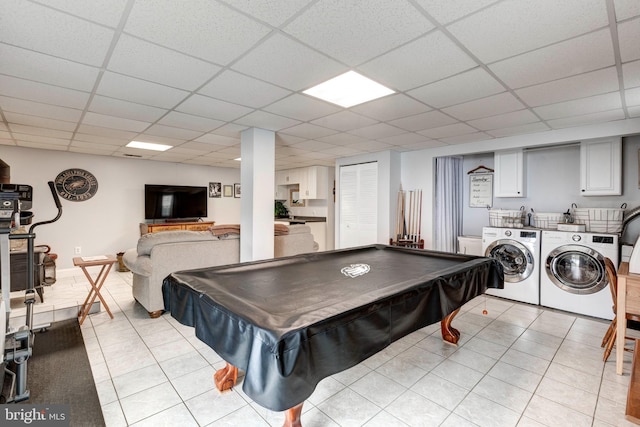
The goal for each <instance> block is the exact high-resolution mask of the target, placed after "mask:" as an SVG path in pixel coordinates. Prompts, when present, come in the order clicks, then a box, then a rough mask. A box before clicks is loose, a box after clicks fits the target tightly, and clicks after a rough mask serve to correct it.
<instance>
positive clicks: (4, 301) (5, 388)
mask: <svg viewBox="0 0 640 427" xmlns="http://www.w3.org/2000/svg"><path fill="white" fill-rule="evenodd" d="M48 184H49V189H50V190H51V195H52V197H53V200H54V202H55V205H56V207H57V208H58V214H57V215H56V217H55V218H53V219H51V220H48V221H41V222H37V223H35V224H32V225H31V226H30V227H29V230H28V233H26V234H24V233H21V234H11V231H12V230H14V229H15V228H17V227H19V226H20V225H28V224H31V219H32V217H33V214H32V213H31V212H29V211H28V209H31V205H32V197H33V188H32V187H31V186H30V185H23V184H0V266H1V272H0V288H1V291H2V292H1V293H2V296H1V297H0V309H1V314H0V325H4V328H5V329H4V330H5V334H4V338H3V339H0V342H1V344H0V350H1V351H0V367H1V368H2V369H1V371H0V372H2V373H3V375H2V379H3V381H2V390H1V393H0V403H12V402H21V401H24V400H28V399H29V396H30V394H29V390H28V389H27V362H28V360H29V357H30V356H31V354H32V349H33V338H34V333H33V304H34V303H35V288H34V267H33V265H34V241H35V237H36V235H35V233H34V229H35V228H36V227H38V226H40V225H44V224H51V223H53V222H55V221H57V220H58V219H60V217H61V216H62V205H61V204H60V199H59V198H58V194H57V193H56V190H55V186H54V183H53V181H49V183H48ZM12 239H26V241H27V283H26V290H25V297H24V303H25V305H26V307H27V310H26V316H25V324H24V325H21V326H19V327H17V328H11V327H10V326H9V323H10V322H9V320H10V314H11V302H10V299H11V296H10V292H11V282H10V281H11V279H10V277H11V275H10V245H9V240H12Z"/></svg>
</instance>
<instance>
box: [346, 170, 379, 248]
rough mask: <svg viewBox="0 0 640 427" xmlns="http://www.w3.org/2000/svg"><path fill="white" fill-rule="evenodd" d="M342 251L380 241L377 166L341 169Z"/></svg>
mask: <svg viewBox="0 0 640 427" xmlns="http://www.w3.org/2000/svg"><path fill="white" fill-rule="evenodd" d="M339 188H340V199H339V200H340V245H339V247H340V248H350V247H354V246H362V245H368V244H371V243H377V241H378V163H377V162H371V163H362V164H358V165H349V166H341V167H340V187H339Z"/></svg>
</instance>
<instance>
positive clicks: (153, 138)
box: [135, 133, 185, 147]
mask: <svg viewBox="0 0 640 427" xmlns="http://www.w3.org/2000/svg"><path fill="white" fill-rule="evenodd" d="M135 140H136V141H140V142H152V143H155V144H165V145H171V146H172V147H176V146H178V145H180V144H182V143H184V142H185V141H184V139H182V138H171V137H168V136H159V135H150V134H147V133H142V134H139V135H136V138H135Z"/></svg>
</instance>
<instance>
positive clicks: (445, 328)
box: [440, 309, 460, 345]
mask: <svg viewBox="0 0 640 427" xmlns="http://www.w3.org/2000/svg"><path fill="white" fill-rule="evenodd" d="M459 311H460V309H457V310H455V311H454V312H452V313H451V314H449V315H448V316H447V317H445V318H444V319H442V320H441V321H440V331H441V332H442V339H443V340H444V341H445V342H448V343H450V344H453V345H458V340H459V339H460V331H458V330H457V329H456V328H454V327H453V326H451V321H452V320H453V318H454V317H456V314H458V312H459Z"/></svg>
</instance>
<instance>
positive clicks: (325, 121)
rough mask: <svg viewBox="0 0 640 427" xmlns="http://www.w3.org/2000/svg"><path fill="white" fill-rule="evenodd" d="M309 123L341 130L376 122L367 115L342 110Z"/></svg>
mask: <svg viewBox="0 0 640 427" xmlns="http://www.w3.org/2000/svg"><path fill="white" fill-rule="evenodd" d="M311 123H313V124H314V125H318V126H323V127H326V128H329V129H335V130H339V131H342V132H345V131H348V130H352V129H357V128H361V127H365V126H371V125H373V124H375V123H377V122H376V121H375V120H373V119H370V118H368V117H364V116H361V115H360V114H356V113H354V112H352V111H350V110H343V111H340V112H338V113H335V114H330V115H328V116H326V117H322V118H320V119H317V120H313V121H312V122H311Z"/></svg>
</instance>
